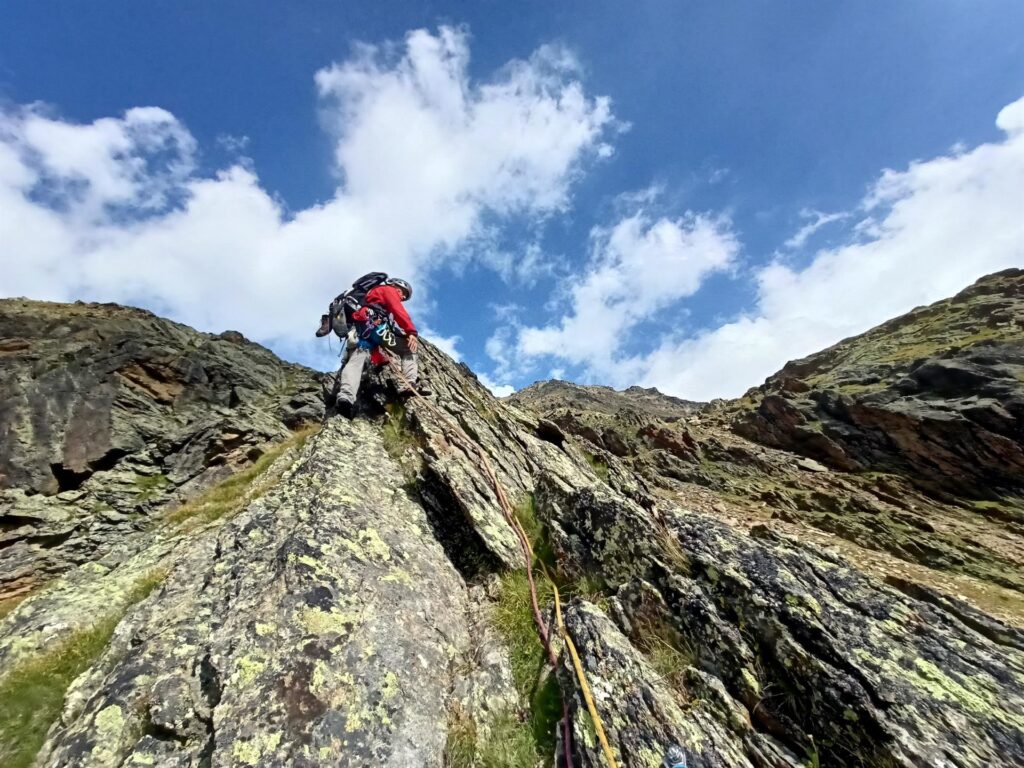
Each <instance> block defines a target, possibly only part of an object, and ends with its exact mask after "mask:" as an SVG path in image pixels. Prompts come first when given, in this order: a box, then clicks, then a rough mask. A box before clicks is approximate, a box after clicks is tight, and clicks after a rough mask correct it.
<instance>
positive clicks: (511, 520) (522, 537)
mask: <svg viewBox="0 0 1024 768" xmlns="http://www.w3.org/2000/svg"><path fill="white" fill-rule="evenodd" d="M387 355H388V364H389V365H390V367H391V369H392V371H394V372H395V374H396V375H397V376H398V378H399V379H400V380H401V381H402V383H403V384H404V385H405V386H406V387H407V388H408V390H409V391H410V392H412V394H413V397H415V398H416V399H418V400H420V401H422V402H423V403H424V404H426V405H427V407H428V409H429V410H431V411H433V412H434V414H435V415H437V416H439V417H440V418H441V419H442V420H444V421H447V422H448V423H449V424H450V425H451V424H453V422H452V421H451V418H450V417H449V416H448V415H447V414H445V413H443V412H442V411H441V410H440V409H439V408H437V407H436V406H435V405H434V404H433V403H431V402H430V401H429V400H427V399H426V398H424V397H423V396H422V395H421V394H420V393H419V392H417V391H416V387H415V386H413V385H412V383H411V382H410V381H409V379H408V378H406V376H405V374H404V373H402V369H401V368H400V367H399V365H398V363H397V362H396V360H395V358H394V355H393V354H392V353H391V352H390V351H389V352H388V353H387ZM454 426H455V429H456V430H458V432H459V433H461V436H462V437H463V438H465V440H466V442H467V443H469V444H470V445H472V446H473V447H475V448H476V450H477V452H478V454H479V456H480V461H481V464H482V465H483V469H484V472H485V473H486V474H487V476H488V479H489V480H490V481H491V483H492V484H493V485H494V494H495V496H496V497H497V499H498V505H499V506H500V507H501V511H502V514H503V515H504V517H505V520H506V521H507V522H508V524H509V525H510V526H511V527H512V530H513V531H514V532H515V533H516V538H518V539H519V543H520V546H522V548H523V553H524V554H525V555H526V576H527V580H528V581H529V583H530V597H531V601H532V603H533V605H532V607H533V610H534V618H535V620H536V622H537V628H538V630H539V631H540V634H541V640H542V641H543V642H544V645H545V648H546V650H547V652H548V657H549V661H550V662H551V665H552V666H556V665H557V662H556V661H555V658H554V654H553V652H552V650H551V637H550V634H549V633H548V631H547V627H546V626H545V625H544V621H543V619H541V617H540V609H539V607H538V605H537V588H536V586H535V584H534V581H533V561H534V560H535V559H536V557H535V555H534V552H533V547H532V546H531V544H530V537H529V536H527V534H526V531H525V529H524V528H523V526H522V524H521V523H520V522H519V520H518V519H517V518H516V516H515V514H514V513H513V511H512V505H511V504H510V503H509V500H508V496H507V495H506V494H505V489H504V488H502V486H501V483H500V482H499V480H498V475H497V473H496V472H495V471H494V467H493V466H491V462H490V459H489V458H488V457H487V454H486V453H485V452H484V449H483V448H482V447H480V446H479V445H478V444H477V443H474V442H473V441H472V440H471V439H470V438H469V436H468V435H466V433H465V431H463V429H462V428H461V427H460V426H459V425H458V424H454ZM537 563H538V564H539V565H540V567H541V571H542V572H543V574H544V578H546V579H547V580H548V582H549V583H550V584H551V589H552V591H553V593H554V597H555V620H556V626H557V628H558V633H559V635H561V637H562V640H564V641H565V647H566V648H568V649H569V655H570V656H571V657H572V664H573V668H574V669H575V671H576V678H577V680H579V683H580V689H581V690H582V691H583V699H584V701H585V702H586V704H587V710H588V711H589V712H590V719H591V720H592V721H593V723H594V730H595V731H597V738H598V740H599V741H600V742H601V749H602V750H603V751H604V756H605V759H606V760H607V761H608V765H609V768H618V763H617V762H616V761H615V755H614V754H613V753H612V748H611V745H610V744H609V743H608V737H607V735H606V734H605V730H604V723H603V721H602V720H601V715H600V713H598V711H597V706H596V705H595V704H594V697H593V696H592V695H591V693H590V684H589V682H588V681H587V673H586V671H585V670H584V669H583V664H582V662H581V661H580V656H579V653H577V651H576V645H575V643H573V641H572V638H571V637H569V633H568V632H567V631H566V629H565V624H564V622H563V621H562V600H561V596H560V595H559V594H558V585H557V584H555V581H554V579H552V578H551V574H550V573H548V569H547V567H546V566H545V565H544V563H543V562H542V561H540V560H537ZM565 747H566V757H567V758H568V760H569V765H570V766H571V764H572V763H571V757H569V755H571V749H572V748H571V745H569V744H566V745H565Z"/></svg>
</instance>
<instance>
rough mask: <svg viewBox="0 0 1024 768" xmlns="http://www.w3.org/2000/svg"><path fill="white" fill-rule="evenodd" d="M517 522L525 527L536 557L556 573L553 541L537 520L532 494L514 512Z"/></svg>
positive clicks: (550, 570) (524, 498)
mask: <svg viewBox="0 0 1024 768" xmlns="http://www.w3.org/2000/svg"><path fill="white" fill-rule="evenodd" d="M513 513H514V514H515V516H516V520H518V521H519V524H520V525H521V526H523V530H524V531H525V532H526V538H528V539H529V540H530V546H531V547H533V555H534V557H535V558H536V559H537V560H538V561H540V562H541V563H543V564H544V566H545V567H546V568H547V569H548V571H549V572H551V573H554V571H555V569H556V567H557V565H556V562H555V550H554V549H553V548H552V546H551V539H550V538H549V537H548V532H547V528H546V527H545V526H544V524H543V523H542V522H541V521H540V520H539V519H538V518H537V506H536V502H535V500H534V496H533V494H532V493H528V494H527V495H526V496H524V497H523V500H522V501H521V502H519V504H518V505H517V506H516V508H515V509H514V510H513Z"/></svg>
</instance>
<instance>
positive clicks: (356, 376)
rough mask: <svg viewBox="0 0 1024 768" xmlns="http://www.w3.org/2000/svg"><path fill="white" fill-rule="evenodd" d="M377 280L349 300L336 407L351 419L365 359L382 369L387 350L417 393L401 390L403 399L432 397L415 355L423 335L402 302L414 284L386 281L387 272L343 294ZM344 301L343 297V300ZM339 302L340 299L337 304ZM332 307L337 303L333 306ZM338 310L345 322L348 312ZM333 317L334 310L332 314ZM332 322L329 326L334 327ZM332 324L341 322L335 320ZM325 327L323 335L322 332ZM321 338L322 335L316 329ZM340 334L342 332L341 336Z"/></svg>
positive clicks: (376, 274)
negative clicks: (346, 345) (345, 353)
mask: <svg viewBox="0 0 1024 768" xmlns="http://www.w3.org/2000/svg"><path fill="white" fill-rule="evenodd" d="M374 282H376V285H373V287H371V288H369V290H367V291H366V293H365V297H363V298H362V300H361V301H352V300H349V301H348V302H347V306H348V308H349V310H350V312H349V313H348V315H347V318H348V319H350V320H351V321H352V325H353V329H354V332H348V333H346V334H345V337H346V339H347V340H348V341H349V354H348V358H347V359H346V360H345V363H344V365H343V366H342V368H341V374H340V383H339V387H338V394H337V398H336V400H335V407H336V408H337V411H338V413H340V414H342V415H343V416H345V417H346V418H349V419H351V418H352V416H353V415H354V414H355V403H356V395H357V394H358V392H359V384H360V382H361V380H362V376H363V368H364V366H365V365H366V359H367V358H369V359H370V363H371V364H372V365H376V366H381V365H386V364H387V362H388V357H387V355H388V352H386V351H385V349H386V350H388V351H390V352H393V353H394V354H397V355H398V356H399V357H400V358H401V363H402V375H403V376H404V377H405V379H407V380H408V381H409V382H410V383H411V384H412V386H413V387H415V392H414V391H413V390H411V389H409V388H408V387H403V389H402V390H401V391H399V396H401V397H411V396H412V395H414V394H416V393H419V394H420V395H429V394H431V392H430V389H429V388H428V387H427V386H426V385H425V384H423V383H421V382H420V381H419V365H418V361H417V352H418V349H419V332H418V331H417V330H416V326H415V324H414V323H413V321H412V318H411V317H409V313H408V312H407V311H406V309H405V307H404V306H402V302H404V301H408V300H409V299H410V298H412V286H411V285H409V283H408V282H407V281H405V280H401V279H399V278H388V277H387V276H386V275H384V273H382V272H377V273H371V274H370V275H366V276H365V277H363V278H360V279H359V280H357V281H356V282H355V283H354V284H353V291H349V292H348V293H347V294H343V295H342V297H344V296H346V295H347V296H350V297H351V296H353V295H354V294H357V293H358V292H359V291H358V289H359V288H360V286H365V285H367V284H370V283H374ZM342 297H339V299H341V298H342ZM335 301H336V303H337V300H335ZM332 306H333V305H332ZM335 311H337V312H340V316H341V318H343V319H341V322H342V323H344V322H345V320H344V318H346V313H345V312H344V310H343V309H340V310H335ZM331 314H332V315H333V314H334V313H333V312H332V313H331ZM330 322H331V321H329V322H328V325H330ZM333 322H338V320H337V319H336V320H334V321H333ZM323 325H324V324H323V323H321V331H322V330H323ZM317 335H318V336H319V335H323V334H321V332H320V331H317ZM339 335H340V334H339Z"/></svg>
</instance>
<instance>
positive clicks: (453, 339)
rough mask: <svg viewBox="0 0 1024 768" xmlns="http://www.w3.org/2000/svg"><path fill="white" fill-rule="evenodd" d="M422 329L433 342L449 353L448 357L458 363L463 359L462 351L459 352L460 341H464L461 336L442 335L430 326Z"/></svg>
mask: <svg viewBox="0 0 1024 768" xmlns="http://www.w3.org/2000/svg"><path fill="white" fill-rule="evenodd" d="M421 330H422V332H423V334H424V335H425V336H426V337H427V338H429V339H430V343H431V344H433V345H434V346H435V347H437V348H438V349H440V350H441V351H442V352H444V353H445V354H446V355H448V357H450V358H451V359H452V360H454V361H455V362H456V363H457V362H459V361H461V360H462V353H461V352H459V349H458V345H459V342H461V341H462V337H461V336H442V335H440V334H438V333H435V332H433V331H431V330H430V329H429V328H423V329H421Z"/></svg>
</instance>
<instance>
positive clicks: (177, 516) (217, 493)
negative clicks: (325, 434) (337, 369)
mask: <svg viewBox="0 0 1024 768" xmlns="http://www.w3.org/2000/svg"><path fill="white" fill-rule="evenodd" d="M319 429H320V426H319V425H310V426H307V427H303V428H302V429H300V430H298V431H297V432H295V433H293V434H292V435H291V437H289V438H288V439H287V440H283V441H281V442H280V443H278V444H277V445H275V446H274V447H272V448H271V449H270V450H269V451H267V452H266V453H264V454H263V455H262V456H260V457H259V459H257V460H256V461H255V462H254V463H253V464H250V465H249V466H248V467H246V468H245V469H242V470H240V471H238V472H236V473H235V474H233V475H232V476H231V477H229V478H227V479H226V480H224V481H223V482H221V483H219V484H217V485H215V486H214V487H212V488H209V489H207V490H206V491H204V492H203V493H201V494H199V496H197V497H196V498H194V499H192V500H191V501H187V502H185V503H184V504H182V505H181V506H180V507H176V508H175V509H173V510H171V511H170V512H169V513H168V514H167V517H166V518H165V519H166V521H167V522H169V523H170V524H172V525H175V526H178V527H180V528H182V529H185V530H191V529H194V528H197V527H199V526H201V525H203V524H205V523H210V522H213V521H214V520H220V519H221V518H224V517H229V516H231V515H233V514H235V513H236V512H238V511H239V510H241V509H242V507H244V506H245V505H246V504H247V503H248V502H250V501H252V500H253V499H255V498H258V497H259V495H260V494H262V493H264V492H265V491H266V490H267V489H268V488H270V486H271V485H273V484H274V482H275V481H276V480H277V477H278V475H277V474H276V473H275V474H273V475H267V470H269V469H270V467H271V465H273V463H274V462H275V461H276V460H277V459H278V458H280V457H281V455H282V454H284V453H285V452H286V451H288V450H290V449H292V448H295V449H298V448H301V447H302V446H303V444H305V442H306V440H307V439H309V437H310V435H312V434H314V433H315V432H317V431H318V430H319Z"/></svg>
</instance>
